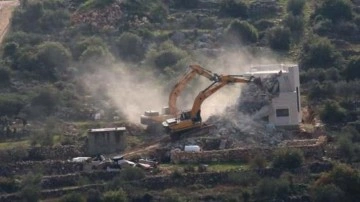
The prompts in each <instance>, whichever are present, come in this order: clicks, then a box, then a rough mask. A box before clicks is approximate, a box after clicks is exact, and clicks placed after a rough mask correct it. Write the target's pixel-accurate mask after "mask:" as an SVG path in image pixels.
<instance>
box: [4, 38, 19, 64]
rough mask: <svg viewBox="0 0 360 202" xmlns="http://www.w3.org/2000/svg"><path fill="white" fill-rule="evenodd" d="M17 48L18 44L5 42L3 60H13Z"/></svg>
mask: <svg viewBox="0 0 360 202" xmlns="http://www.w3.org/2000/svg"><path fill="white" fill-rule="evenodd" d="M18 48H19V44H18V43H16V42H7V43H5V45H4V52H3V58H6V57H7V58H9V59H11V60H15V57H16V52H17V50H18Z"/></svg>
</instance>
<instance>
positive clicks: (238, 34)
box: [225, 20, 258, 44]
mask: <svg viewBox="0 0 360 202" xmlns="http://www.w3.org/2000/svg"><path fill="white" fill-rule="evenodd" d="M225 32H226V36H227V37H229V39H230V40H231V39H233V40H239V41H240V42H242V43H244V44H249V43H254V42H257V40H258V32H257V30H256V28H255V27H254V26H253V25H251V24H249V23H248V22H246V21H239V20H234V21H232V22H231V23H230V25H229V26H228V27H227V28H226V30H225ZM231 41H232V40H231Z"/></svg>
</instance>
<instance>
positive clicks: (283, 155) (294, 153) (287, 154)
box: [273, 149, 304, 169]
mask: <svg viewBox="0 0 360 202" xmlns="http://www.w3.org/2000/svg"><path fill="white" fill-rule="evenodd" d="M303 161H304V155H303V153H302V151H301V150H298V149H279V150H277V151H276V152H275V153H274V160H273V167H274V168H279V169H295V168H299V167H300V166H301V165H302V163H303Z"/></svg>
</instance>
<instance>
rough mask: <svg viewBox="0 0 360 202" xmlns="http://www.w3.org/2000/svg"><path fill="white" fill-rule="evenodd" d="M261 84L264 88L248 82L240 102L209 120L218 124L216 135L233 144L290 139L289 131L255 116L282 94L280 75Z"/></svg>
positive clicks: (262, 80) (247, 144) (264, 80)
mask: <svg viewBox="0 0 360 202" xmlns="http://www.w3.org/2000/svg"><path fill="white" fill-rule="evenodd" d="M261 83H262V89H261V88H259V87H258V86H257V85H255V84H249V85H246V86H245V87H244V88H243V89H242V91H241V96H240V97H239V99H238V101H237V104H235V105H234V106H230V107H228V108H227V109H226V110H225V112H224V113H223V114H222V115H214V116H211V117H210V118H209V119H208V120H207V122H209V123H211V124H214V125H215V126H216V128H217V129H216V131H215V133H214V134H216V135H218V136H220V137H222V138H226V139H228V140H231V141H232V142H233V145H232V147H250V146H275V145H278V144H279V143H280V142H282V141H283V140H284V139H288V138H289V137H287V136H289V134H288V132H286V131H285V130H280V129H275V127H274V126H272V125H271V124H268V123H267V122H266V121H262V120H255V119H254V114H255V113H256V112H258V111H259V110H260V109H262V108H263V107H264V106H267V105H269V104H270V103H271V99H272V98H273V97H276V96H277V95H278V93H279V85H278V80H277V76H269V77H265V78H262V79H261Z"/></svg>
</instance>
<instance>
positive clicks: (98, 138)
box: [87, 127, 126, 155]
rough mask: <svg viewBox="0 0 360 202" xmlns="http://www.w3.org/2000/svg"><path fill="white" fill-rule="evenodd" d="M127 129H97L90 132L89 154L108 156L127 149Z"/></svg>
mask: <svg viewBox="0 0 360 202" xmlns="http://www.w3.org/2000/svg"><path fill="white" fill-rule="evenodd" d="M125 132H126V128H125V127H116V128H97V129H90V130H89V131H88V144H87V146H88V154H89V155H97V154H108V153H114V152H119V151H123V150H124V149H125V148H126V135H125Z"/></svg>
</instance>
